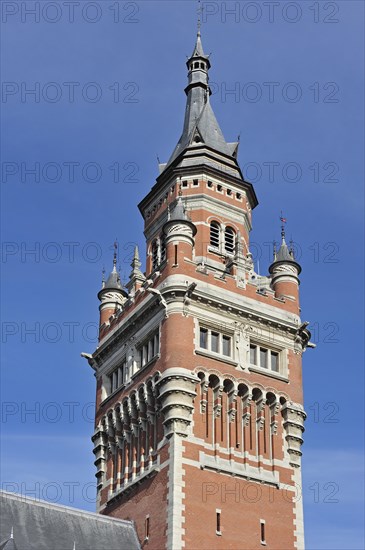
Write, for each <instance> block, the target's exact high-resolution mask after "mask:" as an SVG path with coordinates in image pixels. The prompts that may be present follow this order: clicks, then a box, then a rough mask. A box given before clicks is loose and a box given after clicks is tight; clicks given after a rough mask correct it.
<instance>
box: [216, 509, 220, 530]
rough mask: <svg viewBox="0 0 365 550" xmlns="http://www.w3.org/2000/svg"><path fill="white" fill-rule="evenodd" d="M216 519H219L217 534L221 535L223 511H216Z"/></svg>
mask: <svg viewBox="0 0 365 550" xmlns="http://www.w3.org/2000/svg"><path fill="white" fill-rule="evenodd" d="M216 521H217V525H216V531H217V535H220V534H221V513H220V512H216Z"/></svg>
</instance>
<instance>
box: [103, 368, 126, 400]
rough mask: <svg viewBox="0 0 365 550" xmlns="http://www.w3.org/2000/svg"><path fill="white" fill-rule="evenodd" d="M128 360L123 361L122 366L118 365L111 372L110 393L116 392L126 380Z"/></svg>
mask: <svg viewBox="0 0 365 550" xmlns="http://www.w3.org/2000/svg"><path fill="white" fill-rule="evenodd" d="M125 370H126V362H125V361H124V363H122V365H121V366H120V367H117V368H116V369H114V370H113V372H111V373H110V374H109V376H108V377H109V389H108V390H107V391H108V393H109V394H111V393H114V392H115V391H116V390H117V389H118V388H120V387H121V386H123V384H124V382H125V380H124V377H125Z"/></svg>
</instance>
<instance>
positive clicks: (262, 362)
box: [260, 348, 267, 369]
mask: <svg viewBox="0 0 365 550" xmlns="http://www.w3.org/2000/svg"><path fill="white" fill-rule="evenodd" d="M260 367H262V368H263V369H267V349H265V348H260Z"/></svg>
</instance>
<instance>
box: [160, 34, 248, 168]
mask: <svg viewBox="0 0 365 550" xmlns="http://www.w3.org/2000/svg"><path fill="white" fill-rule="evenodd" d="M196 57H198V58H203V59H205V60H206V61H207V69H206V70H198V71H193V72H192V73H191V72H190V73H189V85H188V87H187V88H186V90H185V91H186V93H187V100H186V108H185V118H184V127H183V132H182V134H181V137H180V139H179V141H178V143H177V145H176V147H175V149H174V151H173V153H172V155H171V157H170V158H169V160H168V162H167V163H166V165H165V166H164V169H165V168H167V167H168V166H170V165H171V164H172V163H173V162H174V160H175V159H177V157H179V155H181V154H182V153H183V152H184V151H186V149H188V148H195V147H199V146H201V145H202V144H204V145H205V146H206V147H209V148H210V149H213V150H214V151H217V152H219V153H223V154H224V155H226V156H228V157H233V156H234V155H235V154H236V152H237V147H238V143H227V142H226V140H225V138H224V136H223V133H222V130H221V128H220V126H219V124H218V121H217V119H216V117H215V114H214V112H213V109H212V107H211V104H210V100H209V96H210V90H209V85H208V70H209V67H210V63H209V59H208V57H207V56H206V55H205V54H204V51H203V46H202V42H201V37H200V32H199V33H198V37H197V41H196V44H195V47H194V51H193V54H192V56H191V58H190V59H189V61H188V65H189V62H190V61H191V60H194V59H195V58H196Z"/></svg>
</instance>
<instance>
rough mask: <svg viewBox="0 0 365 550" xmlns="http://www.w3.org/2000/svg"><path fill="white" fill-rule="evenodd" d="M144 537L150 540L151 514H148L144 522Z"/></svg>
mask: <svg viewBox="0 0 365 550" xmlns="http://www.w3.org/2000/svg"><path fill="white" fill-rule="evenodd" d="M144 538H145V540H148V539H149V538H150V516H146V520H145V524H144Z"/></svg>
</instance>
